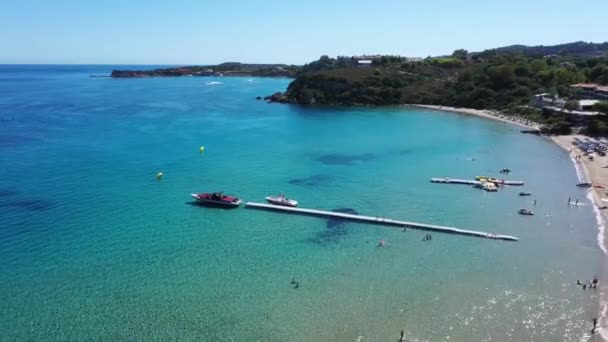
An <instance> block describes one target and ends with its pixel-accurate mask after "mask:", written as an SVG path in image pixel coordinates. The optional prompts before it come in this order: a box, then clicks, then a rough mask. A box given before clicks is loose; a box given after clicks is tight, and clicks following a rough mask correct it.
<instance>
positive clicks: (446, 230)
mask: <svg viewBox="0 0 608 342" xmlns="http://www.w3.org/2000/svg"><path fill="white" fill-rule="evenodd" d="M245 206H246V207H248V208H255V209H264V210H274V211H281V212H289V213H294V214H302V215H312V216H325V217H338V218H342V219H346V220H352V221H357V222H364V223H371V224H379V225H385V226H395V227H400V228H412V229H420V230H430V231H434V232H439V233H448V234H459V235H468V236H474V237H480V238H484V239H494V240H506V241H518V240H519V239H518V238H516V237H514V236H510V235H501V234H491V233H485V232H478V231H474V230H465V229H460V228H455V227H445V226H436V225H432V224H425V223H416V222H407V221H397V220H391V219H387V218H384V217H372V216H363V215H354V214H346V213H338V212H334V211H325V210H316V209H304V208H292V207H285V206H280V205H272V204H265V203H254V202H247V203H245Z"/></svg>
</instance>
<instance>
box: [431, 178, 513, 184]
mask: <svg viewBox="0 0 608 342" xmlns="http://www.w3.org/2000/svg"><path fill="white" fill-rule="evenodd" d="M431 182H433V183H445V184H468V185H480V184H481V182H480V181H476V180H467V179H454V178H447V177H446V178H431ZM491 183H497V184H501V185H503V184H504V185H524V182H523V181H508V180H506V181H500V182H491Z"/></svg>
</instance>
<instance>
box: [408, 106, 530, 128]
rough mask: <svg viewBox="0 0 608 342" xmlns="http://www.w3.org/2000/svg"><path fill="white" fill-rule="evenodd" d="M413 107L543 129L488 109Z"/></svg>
mask: <svg viewBox="0 0 608 342" xmlns="http://www.w3.org/2000/svg"><path fill="white" fill-rule="evenodd" d="M411 106H414V107H419V108H426V109H433V110H441V111H445V112H454V113H461V114H468V115H476V116H480V117H483V118H487V119H492V120H496V121H502V122H506V123H510V124H515V125H518V126H521V127H524V128H527V129H540V127H541V126H540V125H539V124H537V123H535V122H532V121H527V120H524V119H521V118H518V117H515V116H508V115H503V114H500V113H499V112H497V111H493V110H488V109H472V108H457V107H446V106H433V105H422V104H414V105H411Z"/></svg>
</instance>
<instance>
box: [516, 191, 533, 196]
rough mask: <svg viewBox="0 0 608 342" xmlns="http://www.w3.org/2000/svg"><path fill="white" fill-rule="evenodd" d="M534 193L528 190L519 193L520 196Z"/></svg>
mask: <svg viewBox="0 0 608 342" xmlns="http://www.w3.org/2000/svg"><path fill="white" fill-rule="evenodd" d="M531 195H532V194H531V193H529V192H527V191H522V192H520V193H519V196H531Z"/></svg>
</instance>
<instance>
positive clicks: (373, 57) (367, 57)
mask: <svg viewBox="0 0 608 342" xmlns="http://www.w3.org/2000/svg"><path fill="white" fill-rule="evenodd" d="M351 59H352V60H355V61H359V60H372V61H378V60H381V59H382V55H361V56H352V57H351Z"/></svg>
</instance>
